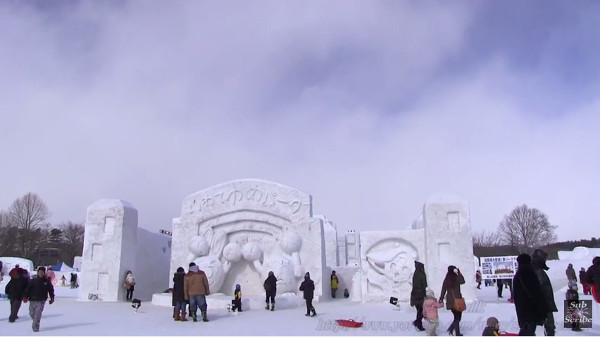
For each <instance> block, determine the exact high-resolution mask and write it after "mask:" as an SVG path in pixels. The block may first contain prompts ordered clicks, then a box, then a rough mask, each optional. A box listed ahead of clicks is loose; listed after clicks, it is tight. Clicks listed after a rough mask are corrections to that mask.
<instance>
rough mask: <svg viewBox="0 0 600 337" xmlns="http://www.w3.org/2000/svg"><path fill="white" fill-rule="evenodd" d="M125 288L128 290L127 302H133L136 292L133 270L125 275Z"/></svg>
mask: <svg viewBox="0 0 600 337" xmlns="http://www.w3.org/2000/svg"><path fill="white" fill-rule="evenodd" d="M123 286H124V287H125V289H127V295H126V297H125V299H126V300H127V301H132V300H133V291H134V290H135V277H133V272H132V271H131V270H128V271H127V273H126V274H125V282H124V284H123Z"/></svg>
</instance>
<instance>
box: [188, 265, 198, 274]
mask: <svg viewBox="0 0 600 337" xmlns="http://www.w3.org/2000/svg"><path fill="white" fill-rule="evenodd" d="M190 271H191V272H193V273H197V272H198V266H197V265H195V264H194V265H193V266H190Z"/></svg>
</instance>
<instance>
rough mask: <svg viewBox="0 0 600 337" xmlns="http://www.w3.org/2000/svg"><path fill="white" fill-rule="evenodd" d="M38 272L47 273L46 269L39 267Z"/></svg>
mask: <svg viewBox="0 0 600 337" xmlns="http://www.w3.org/2000/svg"><path fill="white" fill-rule="evenodd" d="M37 271H43V272H44V273H45V272H46V267H38V269H37Z"/></svg>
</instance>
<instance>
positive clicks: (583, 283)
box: [579, 267, 591, 295]
mask: <svg viewBox="0 0 600 337" xmlns="http://www.w3.org/2000/svg"><path fill="white" fill-rule="evenodd" d="M579 282H581V288H582V289H583V294H584V295H589V294H591V291H590V285H589V283H588V282H587V279H586V277H585V268H583V267H581V270H580V271H579Z"/></svg>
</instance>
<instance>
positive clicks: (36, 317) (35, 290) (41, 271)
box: [23, 267, 54, 332]
mask: <svg viewBox="0 0 600 337" xmlns="http://www.w3.org/2000/svg"><path fill="white" fill-rule="evenodd" d="M48 297H50V301H49V302H48V304H52V303H54V287H53V286H52V282H50V280H48V279H47V278H46V268H44V267H39V268H38V270H37V275H36V277H34V278H33V279H32V280H31V281H29V284H28V285H27V289H25V297H23V302H24V303H27V302H28V301H29V316H30V317H31V320H32V321H33V322H32V323H31V328H32V329H33V332H38V331H40V321H41V319H42V312H43V311H44V305H45V304H46V300H47V299H48Z"/></svg>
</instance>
